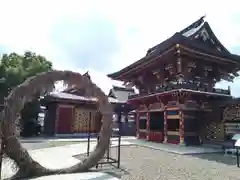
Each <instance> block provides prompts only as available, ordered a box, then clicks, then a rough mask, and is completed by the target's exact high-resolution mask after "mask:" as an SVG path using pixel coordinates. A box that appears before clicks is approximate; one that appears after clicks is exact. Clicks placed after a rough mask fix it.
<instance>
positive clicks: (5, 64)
mask: <svg viewBox="0 0 240 180" xmlns="http://www.w3.org/2000/svg"><path fill="white" fill-rule="evenodd" d="M50 70H52V63H51V62H50V61H47V59H46V58H45V57H43V56H41V55H36V54H35V53H33V52H30V51H26V52H25V53H24V54H23V55H19V54H17V53H10V54H4V55H3V56H2V58H1V62H0V79H4V82H2V83H0V97H2V101H3V97H6V96H7V95H8V94H9V92H10V91H11V90H12V89H13V88H14V87H16V86H18V85H19V84H21V83H22V82H24V81H25V80H26V79H27V78H28V77H31V76H34V75H36V74H38V73H41V72H48V71H50ZM38 99H39V95H38V94H36V95H35V98H34V99H33V101H32V102H30V103H28V104H26V105H25V107H24V109H23V111H21V119H20V123H21V124H22V125H23V129H25V130H27V131H28V130H29V131H30V130H32V129H33V128H27V127H28V125H29V124H33V125H34V126H35V124H36V119H37V116H38V113H39V111H40V104H39V100H38ZM24 127H25V128H24ZM31 134H33V133H30V132H26V134H25V135H28V136H29V135H31Z"/></svg>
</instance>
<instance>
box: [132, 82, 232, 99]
mask: <svg viewBox="0 0 240 180" xmlns="http://www.w3.org/2000/svg"><path fill="white" fill-rule="evenodd" d="M177 89H189V90H195V91H201V92H208V93H217V94H223V95H231V92H230V89H219V88H213V89H212V90H209V89H207V88H200V87H197V86H196V85H195V84H170V85H168V86H166V87H160V88H157V89H156V90H155V91H152V92H149V93H147V92H146V93H140V94H134V95H129V96H128V99H133V98H136V97H140V96H147V95H151V94H157V93H162V92H165V91H170V90H177Z"/></svg>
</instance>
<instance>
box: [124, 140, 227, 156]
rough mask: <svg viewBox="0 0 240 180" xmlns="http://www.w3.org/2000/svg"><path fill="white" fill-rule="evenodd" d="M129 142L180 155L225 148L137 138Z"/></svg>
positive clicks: (216, 151)
mask: <svg viewBox="0 0 240 180" xmlns="http://www.w3.org/2000/svg"><path fill="white" fill-rule="evenodd" d="M129 143H131V144H136V145H139V146H144V147H148V148H152V149H156V150H161V151H166V152H170V153H175V154H180V155H192V154H203V153H222V152H223V149H221V148H213V147H204V146H179V145H175V144H164V143H155V142H149V141H144V140H137V139H136V140H129Z"/></svg>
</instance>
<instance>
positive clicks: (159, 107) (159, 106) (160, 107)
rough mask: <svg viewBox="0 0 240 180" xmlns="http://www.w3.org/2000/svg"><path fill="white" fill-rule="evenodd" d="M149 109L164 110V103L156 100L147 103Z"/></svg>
mask: <svg viewBox="0 0 240 180" xmlns="http://www.w3.org/2000/svg"><path fill="white" fill-rule="evenodd" d="M149 110H150V111H161V110H164V105H163V103H161V102H156V103H153V104H151V105H149Z"/></svg>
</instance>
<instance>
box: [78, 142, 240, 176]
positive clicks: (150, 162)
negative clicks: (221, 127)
mask: <svg viewBox="0 0 240 180" xmlns="http://www.w3.org/2000/svg"><path fill="white" fill-rule="evenodd" d="M111 155H112V157H114V156H116V149H112V150H111ZM80 156H81V155H79V156H78V158H81V157H80ZM223 156H224V155H223V154H211V155H210V154H206V155H204V154H203V155H197V156H187V155H177V154H172V153H167V152H163V151H160V150H153V149H150V148H145V147H136V146H135V147H129V146H125V147H121V168H122V171H120V170H116V169H115V170H114V169H111V170H110V169H107V168H106V169H105V170H106V171H109V172H111V174H112V175H115V176H117V177H119V178H121V179H123V180H230V179H231V180H240V169H239V168H237V167H236V165H235V164H234V163H233V164H232V160H234V159H233V158H232V157H230V156H228V157H226V156H225V157H223ZM219 158H220V159H221V160H219V161H218V162H216V160H217V159H219ZM228 159H230V163H229V164H228ZM105 167H106V166H105Z"/></svg>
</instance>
